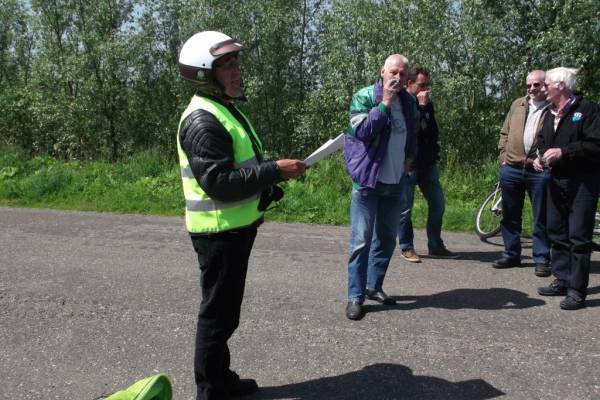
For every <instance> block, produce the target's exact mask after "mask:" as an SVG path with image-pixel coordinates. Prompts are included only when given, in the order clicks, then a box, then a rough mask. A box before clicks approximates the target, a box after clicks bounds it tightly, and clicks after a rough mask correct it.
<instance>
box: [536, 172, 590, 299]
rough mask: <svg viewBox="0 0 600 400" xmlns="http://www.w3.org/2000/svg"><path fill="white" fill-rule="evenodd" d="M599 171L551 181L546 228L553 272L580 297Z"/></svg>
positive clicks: (584, 287) (585, 279)
mask: <svg viewBox="0 0 600 400" xmlns="http://www.w3.org/2000/svg"><path fill="white" fill-rule="evenodd" d="M599 191H600V173H598V172H595V173H583V172H582V173H581V174H580V175H578V176H575V177H569V178H558V177H554V176H552V177H551V178H550V180H549V181H548V204H547V216H548V218H547V228H548V237H549V238H550V241H551V243H552V273H553V274H554V276H555V277H556V279H558V280H559V281H560V283H561V284H562V285H564V286H566V287H567V288H568V293H569V295H570V296H573V297H575V298H577V299H585V296H586V291H587V286H588V283H589V276H590V256H591V251H592V236H593V231H594V216H595V213H596V206H597V203H598V192H599Z"/></svg>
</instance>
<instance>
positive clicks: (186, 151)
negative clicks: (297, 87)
mask: <svg viewBox="0 0 600 400" xmlns="http://www.w3.org/2000/svg"><path fill="white" fill-rule="evenodd" d="M242 49H243V45H242V44H241V43H239V42H238V41H236V40H234V39H232V38H231V37H229V36H227V35H225V34H223V33H220V32H213V31H206V32H200V33H197V34H195V35H194V36H192V37H191V38H190V39H188V40H187V41H186V42H185V44H184V45H183V47H182V49H181V52H180V55H179V70H180V73H181V76H182V77H183V78H184V79H186V80H188V81H190V82H191V83H192V84H193V85H195V87H196V89H197V93H196V94H195V95H194V97H193V98H192V100H191V102H190V104H189V106H188V107H187V109H186V110H185V111H184V113H183V115H182V117H181V121H180V123H179V132H178V135H177V150H178V153H179V160H180V168H181V178H182V181H183V191H184V195H185V200H186V226H187V229H188V231H189V232H190V236H191V238H192V243H193V246H194V250H195V251H196V253H197V254H198V263H199V266H200V271H201V283H200V285H201V290H202V302H201V304H200V311H199V313H198V327H197V332H196V350H195V357H194V373H195V380H196V385H197V397H196V398H197V399H202V400H215V399H218V400H223V399H225V400H226V399H229V398H232V397H236V396H241V395H246V394H250V393H252V392H254V391H256V390H257V389H258V386H257V384H256V382H255V381H254V380H252V379H240V378H239V376H238V375H237V374H236V373H235V372H233V371H231V370H230V369H229V365H230V356H229V348H228V346H227V341H228V339H229V338H230V337H231V335H232V334H233V332H234V331H235V329H236V328H237V326H238V323H239V317H240V308H241V303H242V298H243V294H244V285H245V281H246V271H247V267H248V258H249V257H250V252H251V250H252V245H253V243H254V238H255V237H256V231H257V227H258V226H259V225H260V224H261V223H262V221H263V213H264V210H265V209H266V207H267V206H268V204H269V203H270V201H271V200H273V199H276V200H277V199H279V198H280V197H281V195H282V194H283V193H282V191H281V189H279V187H277V186H276V184H277V183H278V182H280V181H282V180H285V179H291V178H296V177H298V176H300V175H302V174H303V173H304V171H305V168H306V165H305V164H304V163H303V162H302V161H299V160H278V161H266V160H264V159H263V149H262V144H261V142H260V139H259V138H258V136H257V134H256V132H255V131H254V128H253V127H252V124H251V123H250V121H249V120H248V118H247V117H246V116H245V115H244V114H243V113H242V112H241V111H240V110H239V109H238V108H237V107H236V106H235V105H234V104H233V102H232V101H234V100H238V99H239V100H241V99H244V97H243V83H242V73H241V70H240V65H239V62H238V53H239V52H240V51H241V50H242Z"/></svg>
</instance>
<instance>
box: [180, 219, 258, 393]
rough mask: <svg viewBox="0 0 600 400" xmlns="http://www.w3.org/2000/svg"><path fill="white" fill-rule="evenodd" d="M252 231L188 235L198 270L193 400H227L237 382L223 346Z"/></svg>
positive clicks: (232, 325)
mask: <svg viewBox="0 0 600 400" xmlns="http://www.w3.org/2000/svg"><path fill="white" fill-rule="evenodd" d="M255 237H256V227H255V226H254V227H250V228H244V229H239V230H236V231H228V232H223V233H218V234H212V235H206V236H192V243H193V245H194V250H196V253H197V254H198V264H199V266H200V287H201V289H202V301H201V303H200V311H199V312H198V327H197V330H196V350H195V355H194V375H195V380H196V386H197V397H196V399H198V400H217V399H218V400H224V399H228V398H229V395H228V391H227V388H228V387H232V386H235V384H236V383H237V380H239V377H238V376H237V374H235V373H234V372H233V371H231V370H230V369H229V363H230V358H229V357H230V356H229V347H228V346H227V341H228V340H229V338H230V337H231V335H232V334H233V332H234V331H235V330H236V329H237V327H238V324H239V320H240V308H241V305H242V298H243V297H244V287H245V284H246V271H247V270H248V259H249V258H250V252H251V250H252V245H253V244H254V239H255Z"/></svg>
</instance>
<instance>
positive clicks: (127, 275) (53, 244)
mask: <svg viewBox="0 0 600 400" xmlns="http://www.w3.org/2000/svg"><path fill="white" fill-rule="evenodd" d="M347 239H348V228H347V227H329V226H313V225H300V224H293V225H292V224H274V223H267V224H265V225H264V226H263V227H261V229H260V233H259V236H258V238H257V242H256V245H255V247H254V252H253V256H252V258H251V262H250V270H249V275H248V281H247V290H246V296H245V300H244V305H243V310H242V323H241V325H240V328H239V330H238V331H237V332H236V334H235V335H234V337H233V338H232V340H231V348H232V354H233V367H234V368H235V369H236V370H237V371H238V372H239V373H240V374H241V375H242V376H246V377H253V378H255V379H257V380H258V382H259V384H260V385H261V386H262V389H261V391H260V393H259V394H258V395H256V396H253V397H251V398H250V399H307V400H308V399H311V400H312V399H314V400H316V399H366V400H370V399H373V400H376V399H377V400H379V399H465V400H467V399H468V400H472V399H477V400H479V399H490V398H503V399H504V398H506V399H541V398H544V399H599V398H600V375H599V374H598V373H597V371H598V367H599V365H600V345H599V339H598V338H599V336H600V330H599V328H598V322H599V317H600V261H599V260H600V257H599V254H598V253H596V254H595V255H594V257H593V260H594V264H593V267H592V274H591V279H590V295H589V297H588V299H589V300H588V308H587V309H584V310H580V311H575V312H565V311H561V310H560V309H559V306H558V304H559V302H560V300H561V299H560V298H542V297H540V296H538V295H537V293H536V287H537V286H540V285H544V284H547V283H549V282H550V278H536V277H535V276H534V275H533V268H532V267H531V265H529V266H524V267H522V268H516V269H510V270H503V271H499V270H494V269H492V268H491V267H490V261H491V260H493V259H494V258H495V257H496V256H497V255H498V251H499V250H500V247H498V246H495V245H492V244H485V243H481V242H480V241H479V240H478V239H477V238H476V237H475V236H474V235H472V234H457V233H446V234H445V240H446V243H447V245H448V247H449V248H451V249H452V250H455V251H459V252H461V254H462V258H461V259H459V260H450V261H444V260H434V259H426V260H424V262H423V263H421V264H409V263H407V262H405V261H404V260H402V259H401V258H400V257H399V256H398V255H395V256H394V258H393V260H392V263H391V265H390V269H389V271H388V275H387V278H386V282H385V285H384V288H385V290H386V291H387V292H388V293H389V294H391V295H394V296H397V298H398V300H399V304H398V305H397V306H395V307H384V306H379V305H376V304H375V303H370V304H369V305H368V307H367V308H368V314H367V315H366V317H365V318H364V319H363V320H362V321H359V322H352V321H349V320H347V319H346V318H345V317H344V307H345V293H346V263H347ZM416 239H417V240H416V244H417V248H418V249H424V248H425V241H424V234H423V232H417V238H416ZM525 254H526V255H527V256H529V255H530V249H526V250H525ZM526 261H527V260H526ZM529 262H530V259H529ZM198 276H199V275H198V271H197V267H196V260H195V258H194V253H193V250H192V247H191V243H190V240H189V238H188V236H187V233H186V232H185V230H184V224H183V220H182V219H181V218H165V217H146V216H130V215H114V214H96V213H80V212H58V211H47V210H23V209H6V208H0V324H1V325H0V343H1V345H0V346H1V347H0V374H1V376H2V380H3V383H2V388H3V395H2V397H3V398H6V399H11V400H17V399H74V400H80V399H81V400H92V399H96V398H99V397H100V396H102V395H103V394H107V393H110V392H113V391H116V390H118V389H122V388H124V387H126V386H128V385H129V384H131V383H133V382H134V381H136V380H138V379H140V378H142V377H145V376H148V375H151V374H154V373H156V372H158V371H160V372H164V373H166V374H167V375H169V377H170V378H171V380H172V383H173V386H174V399H175V400H190V399H193V393H194V383H193V374H192V357H193V340H194V331H195V313H196V308H197V303H198V301H199V298H198V296H199V289H198V282H197V281H198Z"/></svg>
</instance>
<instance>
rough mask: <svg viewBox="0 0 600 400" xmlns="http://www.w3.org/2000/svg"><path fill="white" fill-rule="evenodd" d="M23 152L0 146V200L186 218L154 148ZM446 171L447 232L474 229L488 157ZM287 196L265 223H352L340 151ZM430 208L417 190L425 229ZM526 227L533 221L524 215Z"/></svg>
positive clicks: (290, 185) (418, 222) (168, 167)
mask: <svg viewBox="0 0 600 400" xmlns="http://www.w3.org/2000/svg"><path fill="white" fill-rule="evenodd" d="M23 154H24V153H23V152H22V150H20V149H18V148H15V147H4V148H2V147H0V205H3V206H27V207H45V208H59V209H72V210H73V209H74V210H89V211H110V212H121V213H139V214H164V215H177V216H182V215H183V212H184V200H183V196H182V193H181V183H180V177H179V170H178V165H177V162H176V161H174V160H171V159H169V157H167V156H166V155H165V154H163V153H161V152H160V151H158V150H148V151H145V152H141V153H139V154H137V155H135V156H130V157H127V158H125V159H123V160H122V161H121V162H118V163H110V162H106V161H83V162H80V161H57V160H55V159H54V158H52V157H48V156H39V157H34V158H23V157H22V155H23ZM449 165H450V166H451V167H452V168H453V169H452V170H448V169H445V170H443V171H442V172H443V173H442V184H443V185H444V187H445V189H446V190H445V193H446V213H445V223H444V229H445V230H473V226H474V218H475V213H476V212H477V209H478V208H479V205H480V203H481V201H483V199H484V198H485V195H486V194H487V193H488V192H489V190H491V188H493V187H494V185H495V183H496V181H497V179H498V165H497V163H496V162H495V161H490V162H489V163H486V164H484V165H483V166H482V168H481V169H479V170H474V169H472V168H470V167H468V166H465V165H463V164H461V163H451V164H449ZM282 186H283V189H284V191H285V196H284V197H283V199H282V200H281V201H280V202H279V203H277V204H275V205H274V207H273V206H272V208H271V209H270V210H269V211H268V212H267V214H266V219H267V220H271V221H272V220H275V221H287V222H303V223H317V224H334V225H345V224H348V223H349V207H350V195H349V193H350V187H351V183H350V180H349V178H348V176H347V174H346V172H345V168H344V165H343V160H342V157H341V154H336V155H334V156H331V157H329V158H327V159H325V160H323V161H320V162H319V163H317V164H316V165H315V166H314V167H312V168H310V169H309V170H308V171H307V173H306V175H305V176H303V177H302V178H301V179H299V180H292V181H288V182H283V183H282ZM426 214H427V206H426V203H425V201H424V199H423V198H422V196H421V195H420V193H419V191H418V190H417V191H416V201H415V206H414V209H413V222H414V225H415V227H416V228H418V229H422V228H423V227H424V226H425V223H426V218H427V215H426ZM524 217H525V222H524V228H525V230H527V225H528V224H529V221H530V220H529V219H528V213H527V212H525V214H524Z"/></svg>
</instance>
